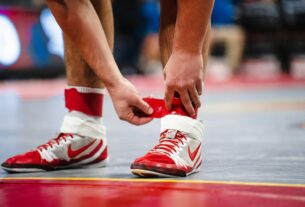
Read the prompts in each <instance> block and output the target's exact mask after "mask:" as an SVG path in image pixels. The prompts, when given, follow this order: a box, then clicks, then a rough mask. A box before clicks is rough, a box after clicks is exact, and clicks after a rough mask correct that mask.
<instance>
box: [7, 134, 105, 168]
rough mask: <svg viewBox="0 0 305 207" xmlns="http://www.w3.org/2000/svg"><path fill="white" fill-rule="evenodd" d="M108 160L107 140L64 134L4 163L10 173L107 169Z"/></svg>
mask: <svg viewBox="0 0 305 207" xmlns="http://www.w3.org/2000/svg"><path fill="white" fill-rule="evenodd" d="M107 160H108V155H107V142H106V139H105V138H102V139H95V138H90V137H85V136H79V135H76V134H69V133H60V134H59V135H58V137H57V138H54V139H51V140H50V141H49V142H48V143H46V144H43V145H41V146H39V147H37V148H36V149H35V150H31V151H29V152H26V153H24V154H20V155H16V156H14V157H11V158H9V159H8V160H6V161H5V162H4V163H2V165H1V166H2V168H3V169H4V170H6V171H8V172H38V171H49V170H57V169H65V168H77V167H103V166H105V165H106V163H107Z"/></svg>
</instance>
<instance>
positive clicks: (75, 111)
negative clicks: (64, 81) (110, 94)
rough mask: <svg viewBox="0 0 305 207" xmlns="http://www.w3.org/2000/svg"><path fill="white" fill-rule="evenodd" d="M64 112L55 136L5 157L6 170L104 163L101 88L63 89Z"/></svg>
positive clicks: (104, 131)
mask: <svg viewBox="0 0 305 207" xmlns="http://www.w3.org/2000/svg"><path fill="white" fill-rule="evenodd" d="M65 102H66V108H67V109H68V110H69V112H68V113H67V114H66V116H65V118H64V121H63V124H62V127H61V130H60V132H61V133H60V134H59V135H58V137H57V138H55V139H52V140H50V141H49V142H48V143H46V144H43V145H41V146H39V147H37V148H36V149H35V150H31V151H29V152H26V153H25V154H20V155H16V156H14V157H11V158H9V159H8V160H6V161H5V162H4V163H3V164H2V165H1V166H2V168H3V169H4V170H6V171H8V172H36V171H45V170H56V169H63V168H76V167H102V166H105V165H106V162H107V158H108V157H107V156H108V155H107V140H106V129H105V127H104V125H103V119H102V104H103V90H102V89H99V88H86V87H77V86H70V87H68V88H67V89H66V90H65Z"/></svg>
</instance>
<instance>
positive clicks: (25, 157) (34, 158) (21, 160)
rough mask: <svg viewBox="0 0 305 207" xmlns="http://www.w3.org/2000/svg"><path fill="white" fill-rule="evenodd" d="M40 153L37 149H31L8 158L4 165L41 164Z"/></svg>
mask: <svg viewBox="0 0 305 207" xmlns="http://www.w3.org/2000/svg"><path fill="white" fill-rule="evenodd" d="M40 160H41V159H40V155H39V153H38V152H37V151H30V152H27V153H24V154H19V155H16V156H13V157H11V158H9V159H7V160H6V161H5V162H4V163H2V166H3V167H16V166H18V165H27V164H40Z"/></svg>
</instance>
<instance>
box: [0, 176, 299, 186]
mask: <svg viewBox="0 0 305 207" xmlns="http://www.w3.org/2000/svg"><path fill="white" fill-rule="evenodd" d="M1 180H2V181H22V180H38V181H114V182H148V183H194V184H196V183H197V184H223V185H249V186H270V187H299V188H305V184H291V183H271V182H270V183H268V182H240V181H216V180H173V179H164V180H163V179H144V178H136V179H131V178H81V177H80V178H78V177H71V178H69V177H60V178H58V177H57V178H56V177H6V178H0V181H1Z"/></svg>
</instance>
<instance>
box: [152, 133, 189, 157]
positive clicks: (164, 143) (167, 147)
mask: <svg viewBox="0 0 305 207" xmlns="http://www.w3.org/2000/svg"><path fill="white" fill-rule="evenodd" d="M167 132H168V130H165V131H163V132H162V133H161V134H160V141H159V144H157V145H156V146H154V148H152V149H151V150H150V152H152V153H154V152H159V153H166V154H171V153H173V152H177V150H176V149H175V147H179V143H181V144H184V141H186V140H187V138H186V137H185V135H184V134H182V133H181V132H180V131H177V133H176V136H175V138H168V137H167V136H166V134H167Z"/></svg>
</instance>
